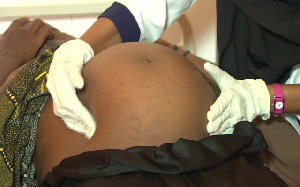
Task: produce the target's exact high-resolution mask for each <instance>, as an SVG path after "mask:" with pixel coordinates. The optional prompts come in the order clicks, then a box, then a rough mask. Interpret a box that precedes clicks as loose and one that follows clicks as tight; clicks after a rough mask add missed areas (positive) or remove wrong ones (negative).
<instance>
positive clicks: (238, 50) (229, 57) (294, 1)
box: [217, 0, 300, 84]
mask: <svg viewBox="0 0 300 187" xmlns="http://www.w3.org/2000/svg"><path fill="white" fill-rule="evenodd" d="M217 23H218V28H217V30H218V32H217V35H218V36H217V37H218V51H219V66H220V68H221V69H223V70H225V71H227V72H228V73H229V74H231V75H232V76H234V77H235V78H237V79H246V78H254V79H256V78H261V79H263V80H264V81H265V82H266V83H268V84H271V83H274V82H280V83H283V82H284V81H285V80H286V79H287V78H288V76H289V73H290V71H291V68H292V67H293V66H294V65H296V64H299V63H300V35H299V33H300V2H299V1H298V0H217Z"/></svg>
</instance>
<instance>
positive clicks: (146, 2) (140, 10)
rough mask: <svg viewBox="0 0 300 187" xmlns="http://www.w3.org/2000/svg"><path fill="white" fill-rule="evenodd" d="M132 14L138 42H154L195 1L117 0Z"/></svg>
mask: <svg viewBox="0 0 300 187" xmlns="http://www.w3.org/2000/svg"><path fill="white" fill-rule="evenodd" d="M117 2H119V3H121V4H123V5H124V6H126V7H127V8H128V10H129V11H130V12H131V13H132V14H133V16H134V17H135V20H136V22H137V24H138V26H139V28H140V32H141V36H140V41H144V42H154V41H156V40H157V39H158V38H159V37H160V36H161V35H162V34H163V32H164V30H165V29H166V28H167V27H169V26H170V25H171V24H172V23H173V22H174V20H176V19H177V18H179V17H180V15H181V14H182V13H184V12H185V11H186V10H187V9H188V8H189V7H190V6H191V5H192V4H194V3H195V2H196V0H118V1H117Z"/></svg>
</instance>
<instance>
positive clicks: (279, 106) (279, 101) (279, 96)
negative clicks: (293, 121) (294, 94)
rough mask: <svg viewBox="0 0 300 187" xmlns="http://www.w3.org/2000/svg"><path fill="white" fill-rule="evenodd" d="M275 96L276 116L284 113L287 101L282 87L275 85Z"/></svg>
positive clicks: (274, 108) (274, 110)
mask: <svg viewBox="0 0 300 187" xmlns="http://www.w3.org/2000/svg"><path fill="white" fill-rule="evenodd" d="M274 91H275V95H274V97H273V103H272V106H273V112H274V114H275V115H278V114H282V113H283V112H284V105H285V100H284V96H283V92H282V88H281V85H280V84H278V83H274Z"/></svg>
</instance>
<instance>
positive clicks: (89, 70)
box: [35, 43, 216, 179]
mask: <svg viewBox="0 0 300 187" xmlns="http://www.w3.org/2000/svg"><path fill="white" fill-rule="evenodd" d="M83 76H84V80H85V86H84V88H83V89H82V90H80V91H78V96H79V98H80V100H81V101H82V102H83V104H84V105H85V106H86V107H87V108H88V109H89V110H90V112H91V113H92V115H93V116H94V118H95V120H96V122H97V129H96V132H95V134H94V136H93V137H92V138H91V139H90V140H87V139H86V138H85V137H84V136H83V135H81V134H78V133H76V132H74V131H72V130H70V129H68V128H67V127H66V126H65V125H64V123H63V122H62V121H61V119H60V118H59V117H57V116H55V115H54V114H53V108H52V100H51V99H49V100H48V101H47V103H46V106H45V108H44V111H43V113H42V115H41V118H40V120H39V126H38V138H37V147H36V154H35V164H36V168H37V173H38V175H39V177H40V179H42V178H43V177H44V176H45V175H46V174H47V173H48V172H49V171H50V170H51V169H52V167H54V166H56V165H58V164H59V162H60V161H61V160H62V159H64V158H67V157H69V156H72V155H77V154H80V153H82V152H84V151H93V150H101V149H125V148H128V147H132V146H137V145H139V146H143V145H144V146H150V145H153V146H157V145H160V144H163V143H170V142H175V141H176V140H178V139H179V138H184V139H192V140H198V139H201V138H203V137H205V136H207V135H208V134H207V132H206V123H207V120H206V112H207V111H208V109H209V106H210V105H211V104H212V103H213V101H214V100H215V99H216V96H215V94H214V93H213V91H212V89H211V88H210V86H209V84H208V83H207V82H206V80H205V79H204V77H203V75H202V74H201V72H200V71H199V70H198V69H197V68H196V66H194V65H193V64H192V63H191V62H190V61H188V60H186V58H185V57H183V56H182V55H180V54H178V53H176V52H175V51H172V50H170V49H168V48H165V47H163V46H160V45H157V44H148V43H125V44H119V45H116V46H114V47H111V48H109V49H107V50H105V51H103V52H101V53H99V54H98V55H97V56H95V57H94V58H92V59H91V60H90V62H88V63H87V64H86V65H85V66H84V69H83Z"/></svg>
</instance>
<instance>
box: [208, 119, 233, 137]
mask: <svg viewBox="0 0 300 187" xmlns="http://www.w3.org/2000/svg"><path fill="white" fill-rule="evenodd" d="M237 122H238V120H236V119H235V118H228V119H226V120H225V121H224V122H223V123H222V124H221V125H220V126H218V128H217V129H215V131H213V132H211V133H209V134H210V135H218V134H232V133H233V129H234V125H235V124H236V123H237Z"/></svg>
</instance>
